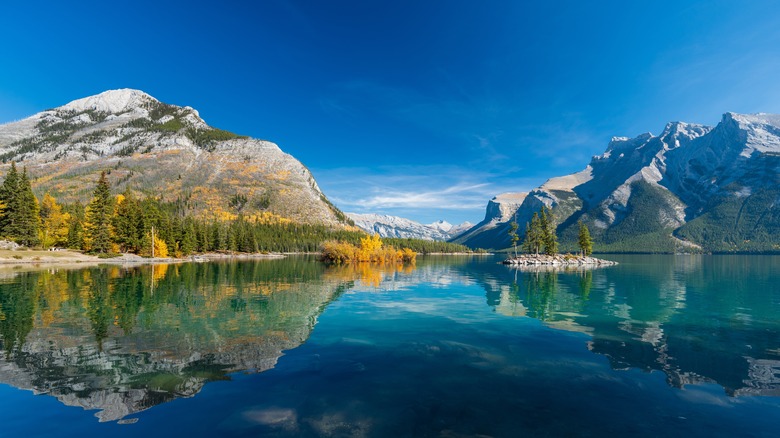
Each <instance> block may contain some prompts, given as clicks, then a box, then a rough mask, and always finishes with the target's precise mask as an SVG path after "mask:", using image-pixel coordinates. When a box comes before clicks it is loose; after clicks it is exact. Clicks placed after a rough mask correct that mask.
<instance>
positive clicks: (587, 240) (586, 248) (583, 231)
mask: <svg viewBox="0 0 780 438" xmlns="http://www.w3.org/2000/svg"><path fill="white" fill-rule="evenodd" d="M577 241H578V243H579V245H580V251H581V252H582V255H584V256H589V255H591V253H592V252H593V239H592V238H591V237H590V231H589V230H588V226H587V225H585V224H584V223H583V222H582V221H580V234H579V238H578V239H577Z"/></svg>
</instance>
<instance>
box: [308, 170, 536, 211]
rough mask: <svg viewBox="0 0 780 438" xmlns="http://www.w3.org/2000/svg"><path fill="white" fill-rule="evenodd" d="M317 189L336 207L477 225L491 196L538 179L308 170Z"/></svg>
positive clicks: (457, 173)
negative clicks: (314, 178)
mask: <svg viewBox="0 0 780 438" xmlns="http://www.w3.org/2000/svg"><path fill="white" fill-rule="evenodd" d="M313 172H314V175H315V177H316V178H317V181H318V182H319V184H320V186H321V187H322V189H323V190H324V191H325V193H327V194H328V196H329V197H330V199H331V200H332V201H333V202H334V203H335V204H336V205H337V206H338V207H339V208H341V209H343V210H345V211H350V212H355V213H382V214H390V215H395V216H402V217H408V218H410V219H413V220H417V221H420V222H424V223H427V222H433V221H435V220H438V219H446V220H447V221H450V222H453V223H455V222H463V221H466V220H469V221H471V222H475V221H479V220H481V219H482V217H483V216H484V214H485V205H486V204H487V201H488V200H489V199H490V198H492V197H493V196H495V195H497V194H499V193H503V192H508V191H528V190H529V189H531V188H533V187H536V186H538V185H539V184H540V183H541V182H542V181H541V180H538V179H535V178H512V177H511V176H508V175H506V174H504V173H498V172H487V171H479V170H474V169H471V168H468V167H465V166H439V165H431V166H378V167H375V168H339V169H328V170H317V169H313Z"/></svg>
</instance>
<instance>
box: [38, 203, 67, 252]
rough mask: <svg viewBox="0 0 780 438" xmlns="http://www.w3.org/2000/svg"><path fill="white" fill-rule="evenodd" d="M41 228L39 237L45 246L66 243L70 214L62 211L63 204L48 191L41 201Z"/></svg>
mask: <svg viewBox="0 0 780 438" xmlns="http://www.w3.org/2000/svg"><path fill="white" fill-rule="evenodd" d="M40 215H41V228H40V231H39V237H40V239H41V244H42V245H43V248H44V249H45V248H49V247H50V246H53V245H64V244H65V241H66V240H67V238H68V224H69V223H70V219H71V218H70V214H68V213H63V212H62V206H61V205H59V204H57V201H56V200H55V199H54V197H52V196H51V195H49V194H48V193H46V194H44V195H43V200H42V201H41V210H40Z"/></svg>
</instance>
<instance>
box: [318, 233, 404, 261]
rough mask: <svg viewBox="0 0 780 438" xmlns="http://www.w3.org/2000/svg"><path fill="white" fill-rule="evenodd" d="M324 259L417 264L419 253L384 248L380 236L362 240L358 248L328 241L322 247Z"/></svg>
mask: <svg viewBox="0 0 780 438" xmlns="http://www.w3.org/2000/svg"><path fill="white" fill-rule="evenodd" d="M322 259H323V260H325V261H327V262H331V263H353V262H367V263H415V262H416V260H417V253H416V252H414V251H412V250H411V249H409V248H403V249H400V250H399V249H395V248H393V247H392V246H387V247H383V245H382V239H380V238H379V235H378V234H374V235H373V236H367V237H365V238H361V239H360V246H359V247H357V246H355V245H352V244H351V243H347V242H337V241H332V240H331V241H327V242H325V243H324V244H323V245H322Z"/></svg>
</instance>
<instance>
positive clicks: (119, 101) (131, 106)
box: [57, 88, 159, 114]
mask: <svg viewBox="0 0 780 438" xmlns="http://www.w3.org/2000/svg"><path fill="white" fill-rule="evenodd" d="M149 103H159V101H158V100H157V99H155V98H154V97H152V96H150V95H148V94H146V93H144V92H143V91H141V90H133V89H131V88H122V89H119V90H108V91H104V92H102V93H100V94H96V95H94V96H89V97H85V98H82V99H77V100H74V101H72V102H70V103H67V104H65V105H63V106H61V107H59V108H57V109H61V110H65V111H76V112H82V111H100V112H103V113H108V114H120V113H123V112H126V111H132V110H137V109H140V108H144V107H145V106H147V105H148V104H149Z"/></svg>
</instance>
